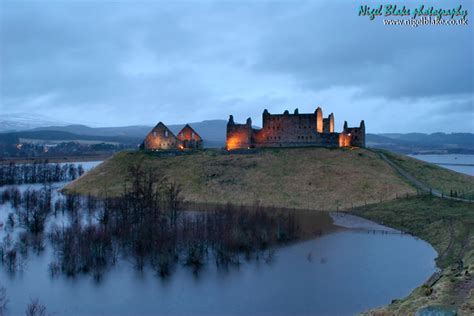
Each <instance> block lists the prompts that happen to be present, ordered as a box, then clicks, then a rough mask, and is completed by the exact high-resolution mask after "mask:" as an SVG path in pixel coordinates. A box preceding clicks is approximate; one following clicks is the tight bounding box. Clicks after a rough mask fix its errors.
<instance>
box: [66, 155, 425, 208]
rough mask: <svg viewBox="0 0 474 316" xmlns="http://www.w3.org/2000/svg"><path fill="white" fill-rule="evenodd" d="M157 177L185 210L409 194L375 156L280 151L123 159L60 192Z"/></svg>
mask: <svg viewBox="0 0 474 316" xmlns="http://www.w3.org/2000/svg"><path fill="white" fill-rule="evenodd" d="M136 164H142V165H143V167H144V168H145V169H146V168H152V169H154V170H159V171H160V172H162V173H163V174H165V175H166V176H167V177H168V179H169V180H170V181H171V182H175V183H178V184H180V185H181V188H182V194H183V197H184V200H185V201H186V202H195V203H216V204H224V203H232V204H237V205H241V204H242V205H254V204H255V203H259V204H260V205H263V206H272V207H286V208H298V209H318V210H326V209H338V208H339V209H342V208H349V207H352V206H357V205H364V204H366V203H367V204H368V203H375V202H380V201H384V200H390V199H393V198H395V197H396V196H402V195H406V194H411V193H414V192H416V191H415V190H414V189H413V188H412V187H411V186H410V185H409V184H408V183H406V182H405V181H404V180H403V179H402V178H401V177H400V175H398V174H397V172H396V171H394V170H393V168H392V167H390V166H389V165H388V164H387V163H386V162H384V161H383V160H382V159H381V158H380V157H379V156H378V154H376V153H373V152H371V151H369V150H365V149H353V150H349V149H327V148H284V149H266V150H258V151H251V152H247V153H226V152H222V151H218V150H206V151H202V152H196V153H193V154H188V155H178V156H165V155H153V154H147V153H144V152H141V151H137V152H122V153H118V154H116V155H115V156H114V157H112V158H111V159H109V160H107V161H105V162H104V163H102V164H101V165H99V166H98V167H97V168H95V169H94V170H92V171H90V172H89V173H87V174H86V175H85V176H83V177H81V178H80V179H79V180H77V181H75V182H73V183H71V184H70V185H68V186H67V187H66V190H67V191H68V192H74V193H79V194H93V195H105V194H107V195H108V196H110V195H118V194H120V193H121V192H122V191H123V185H124V183H125V182H126V181H125V180H126V177H127V174H128V169H129V168H130V166H133V165H136Z"/></svg>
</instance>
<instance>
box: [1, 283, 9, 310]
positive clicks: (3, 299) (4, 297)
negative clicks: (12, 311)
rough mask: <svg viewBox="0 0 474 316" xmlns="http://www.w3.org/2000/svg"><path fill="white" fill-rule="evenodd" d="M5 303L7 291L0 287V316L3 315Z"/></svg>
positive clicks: (5, 308) (5, 307) (6, 301)
mask: <svg viewBox="0 0 474 316" xmlns="http://www.w3.org/2000/svg"><path fill="white" fill-rule="evenodd" d="M7 303H8V299H7V290H6V289H5V288H4V287H3V286H0V316H3V315H5V312H6V310H7Z"/></svg>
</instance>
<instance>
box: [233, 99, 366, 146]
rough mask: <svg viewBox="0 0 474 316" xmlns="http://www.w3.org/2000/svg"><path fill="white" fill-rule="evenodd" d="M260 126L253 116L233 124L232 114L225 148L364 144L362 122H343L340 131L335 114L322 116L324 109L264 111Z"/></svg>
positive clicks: (363, 126) (363, 125)
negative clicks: (291, 111) (252, 118)
mask: <svg viewBox="0 0 474 316" xmlns="http://www.w3.org/2000/svg"><path fill="white" fill-rule="evenodd" d="M262 121H263V126H262V128H261V129H255V128H253V127H252V120H251V119H250V118H248V119H247V122H246V123H245V124H236V123H235V122H234V118H233V116H232V115H231V116H230V117H229V121H228V123H227V141H226V147H227V149H228V150H232V149H243V148H259V147H300V146H308V147H309V146H320V147H348V146H357V147H365V124H364V121H361V122H360V126H359V127H348V126H347V122H344V128H343V130H342V132H341V133H336V132H334V115H333V114H332V113H331V114H330V115H329V116H328V117H327V118H323V111H322V110H321V108H319V107H318V108H317V109H316V111H315V112H314V113H308V114H299V112H298V109H296V110H295V112H294V113H293V114H290V113H289V112H288V111H285V112H284V113H283V114H270V113H269V112H268V111H267V110H265V111H263V119H262Z"/></svg>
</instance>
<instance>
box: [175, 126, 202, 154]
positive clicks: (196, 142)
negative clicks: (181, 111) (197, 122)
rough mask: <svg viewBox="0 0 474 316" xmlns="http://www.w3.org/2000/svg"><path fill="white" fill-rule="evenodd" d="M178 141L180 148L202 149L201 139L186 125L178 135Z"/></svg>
mask: <svg viewBox="0 0 474 316" xmlns="http://www.w3.org/2000/svg"><path fill="white" fill-rule="evenodd" d="M178 140H179V141H180V142H181V144H180V145H181V146H182V148H190V149H202V138H201V136H199V134H198V133H196V131H195V130H194V129H193V128H192V127H191V126H189V124H186V126H185V127H183V129H182V130H181V131H180V132H179V133H178Z"/></svg>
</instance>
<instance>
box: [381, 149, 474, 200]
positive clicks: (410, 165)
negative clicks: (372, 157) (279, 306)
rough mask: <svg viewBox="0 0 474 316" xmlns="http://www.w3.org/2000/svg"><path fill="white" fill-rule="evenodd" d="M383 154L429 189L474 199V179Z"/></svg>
mask: <svg viewBox="0 0 474 316" xmlns="http://www.w3.org/2000/svg"><path fill="white" fill-rule="evenodd" d="M381 152H383V153H384V154H385V155H386V156H387V157H388V158H389V159H390V160H391V161H392V162H393V163H395V164H397V165H398V166H399V167H401V168H402V169H404V170H405V171H407V172H408V173H410V174H412V175H413V176H415V177H416V178H417V179H418V180H419V181H421V182H423V183H425V184H426V185H427V186H428V187H430V188H433V189H436V190H438V191H440V192H443V193H444V194H445V195H450V194H451V193H454V192H456V195H457V196H459V197H464V198H466V199H474V181H473V177H471V176H468V175H465V174H461V173H457V172H453V171H450V170H448V169H446V168H442V167H439V166H437V165H435V164H430V163H426V162H423V161H421V160H418V159H415V158H411V157H408V156H404V155H399V154H395V153H392V152H390V151H386V150H383V151H381Z"/></svg>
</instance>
